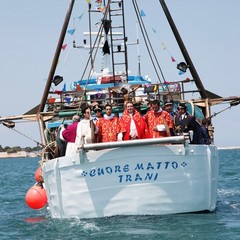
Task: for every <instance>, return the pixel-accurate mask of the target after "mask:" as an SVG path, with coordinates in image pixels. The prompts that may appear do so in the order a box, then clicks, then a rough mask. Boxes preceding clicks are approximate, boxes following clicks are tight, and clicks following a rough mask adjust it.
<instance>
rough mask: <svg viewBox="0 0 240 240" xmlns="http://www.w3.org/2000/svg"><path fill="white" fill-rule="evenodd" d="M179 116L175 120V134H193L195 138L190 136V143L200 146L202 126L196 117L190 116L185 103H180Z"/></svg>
mask: <svg viewBox="0 0 240 240" xmlns="http://www.w3.org/2000/svg"><path fill="white" fill-rule="evenodd" d="M177 110H178V116H177V117H176V118H175V132H176V134H177V135H181V134H183V133H188V132H189V133H191V132H193V136H192V137H191V135H190V143H193V144H199V128H200V124H199V123H198V122H197V121H196V118H195V116H192V115H190V114H189V113H188V112H187V106H186V104H185V103H179V105H178V108H177Z"/></svg>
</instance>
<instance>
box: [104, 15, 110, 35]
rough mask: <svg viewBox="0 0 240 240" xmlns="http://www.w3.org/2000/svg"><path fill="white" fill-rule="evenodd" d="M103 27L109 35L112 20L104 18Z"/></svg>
mask: <svg viewBox="0 0 240 240" xmlns="http://www.w3.org/2000/svg"><path fill="white" fill-rule="evenodd" d="M103 28H104V30H105V33H106V35H108V32H109V29H110V20H107V19H105V20H103Z"/></svg>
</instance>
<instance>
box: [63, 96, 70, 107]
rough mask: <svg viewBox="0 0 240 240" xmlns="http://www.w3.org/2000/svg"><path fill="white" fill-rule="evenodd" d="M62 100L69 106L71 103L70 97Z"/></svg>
mask: <svg viewBox="0 0 240 240" xmlns="http://www.w3.org/2000/svg"><path fill="white" fill-rule="evenodd" d="M64 99H65V100H66V102H67V104H68V105H70V103H71V98H70V97H66V98H64Z"/></svg>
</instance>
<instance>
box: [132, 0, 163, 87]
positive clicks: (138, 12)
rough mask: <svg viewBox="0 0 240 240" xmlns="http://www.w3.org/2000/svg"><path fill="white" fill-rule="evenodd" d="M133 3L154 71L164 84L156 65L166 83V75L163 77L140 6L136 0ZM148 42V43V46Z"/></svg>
mask: <svg viewBox="0 0 240 240" xmlns="http://www.w3.org/2000/svg"><path fill="white" fill-rule="evenodd" d="M132 2H133V5H134V9H135V12H136V16H137V18H138V21H139V25H140V28H141V32H142V35H143V38H144V42H145V44H146V47H147V50H148V54H149V56H150V58H151V61H152V64H153V66H154V70H155V72H156V74H157V76H158V80H159V82H160V83H162V82H161V78H160V76H159V74H158V71H157V69H156V64H157V66H158V68H159V71H160V73H161V75H162V79H163V81H164V82H165V77H164V75H163V72H162V69H161V67H160V65H159V62H158V60H157V57H156V54H155V52H154V50H153V47H152V44H151V42H150V39H149V36H148V34H147V31H146V28H145V25H144V22H143V20H142V18H141V17H140V10H139V7H138V4H137V2H136V0H132ZM147 42H148V44H147ZM148 45H149V46H150V49H151V52H152V54H153V56H154V59H155V62H156V64H155V63H154V60H153V57H152V55H151V53H150V50H149V47H148Z"/></svg>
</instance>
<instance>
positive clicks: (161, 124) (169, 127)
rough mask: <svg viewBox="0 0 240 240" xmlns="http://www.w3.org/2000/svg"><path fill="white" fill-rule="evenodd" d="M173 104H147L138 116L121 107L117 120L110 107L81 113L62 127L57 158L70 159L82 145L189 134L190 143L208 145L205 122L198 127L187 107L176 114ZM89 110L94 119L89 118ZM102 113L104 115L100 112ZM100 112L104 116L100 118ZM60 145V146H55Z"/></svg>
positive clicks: (131, 108) (182, 106) (131, 107)
mask: <svg viewBox="0 0 240 240" xmlns="http://www.w3.org/2000/svg"><path fill="white" fill-rule="evenodd" d="M173 105H174V102H173V101H172V100H170V99H167V100H166V101H165V102H164V105H163V106H162V107H161V105H160V101H159V100H153V101H151V102H150V104H149V110H148V111H147V112H146V114H145V115H142V114H141V113H140V112H139V111H138V110H137V109H136V108H135V107H134V104H133V103H132V102H131V101H128V102H126V103H125V109H124V111H123V113H122V115H121V116H120V117H118V116H117V115H116V114H114V113H113V108H112V105H111V104H106V105H105V106H104V109H103V108H102V107H101V106H99V105H98V104H96V105H95V106H94V107H93V108H92V109H90V107H85V108H83V109H82V119H80V117H79V116H78V115H74V116H73V118H72V124H70V125H68V126H66V125H62V126H60V128H59V131H58V137H57V139H58V140H57V144H58V147H59V148H60V146H61V148H65V149H60V150H59V151H58V155H59V157H60V156H64V155H65V156H70V155H73V154H75V153H76V152H77V149H78V148H79V147H80V146H81V145H82V144H85V143H101V142H114V141H125V140H136V139H146V138H162V137H169V136H178V135H182V134H183V133H190V143H192V144H207V145H209V144H211V138H210V136H209V133H208V125H209V124H210V121H209V119H207V118H204V119H202V124H199V122H198V121H196V118H195V116H193V115H191V114H189V112H188V109H187V105H186V104H185V103H179V104H178V107H177V111H174V110H173ZM91 110H93V112H94V116H93V117H92V116H91ZM103 110H104V111H103ZM103 112H104V114H103ZM59 143H60V144H59Z"/></svg>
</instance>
